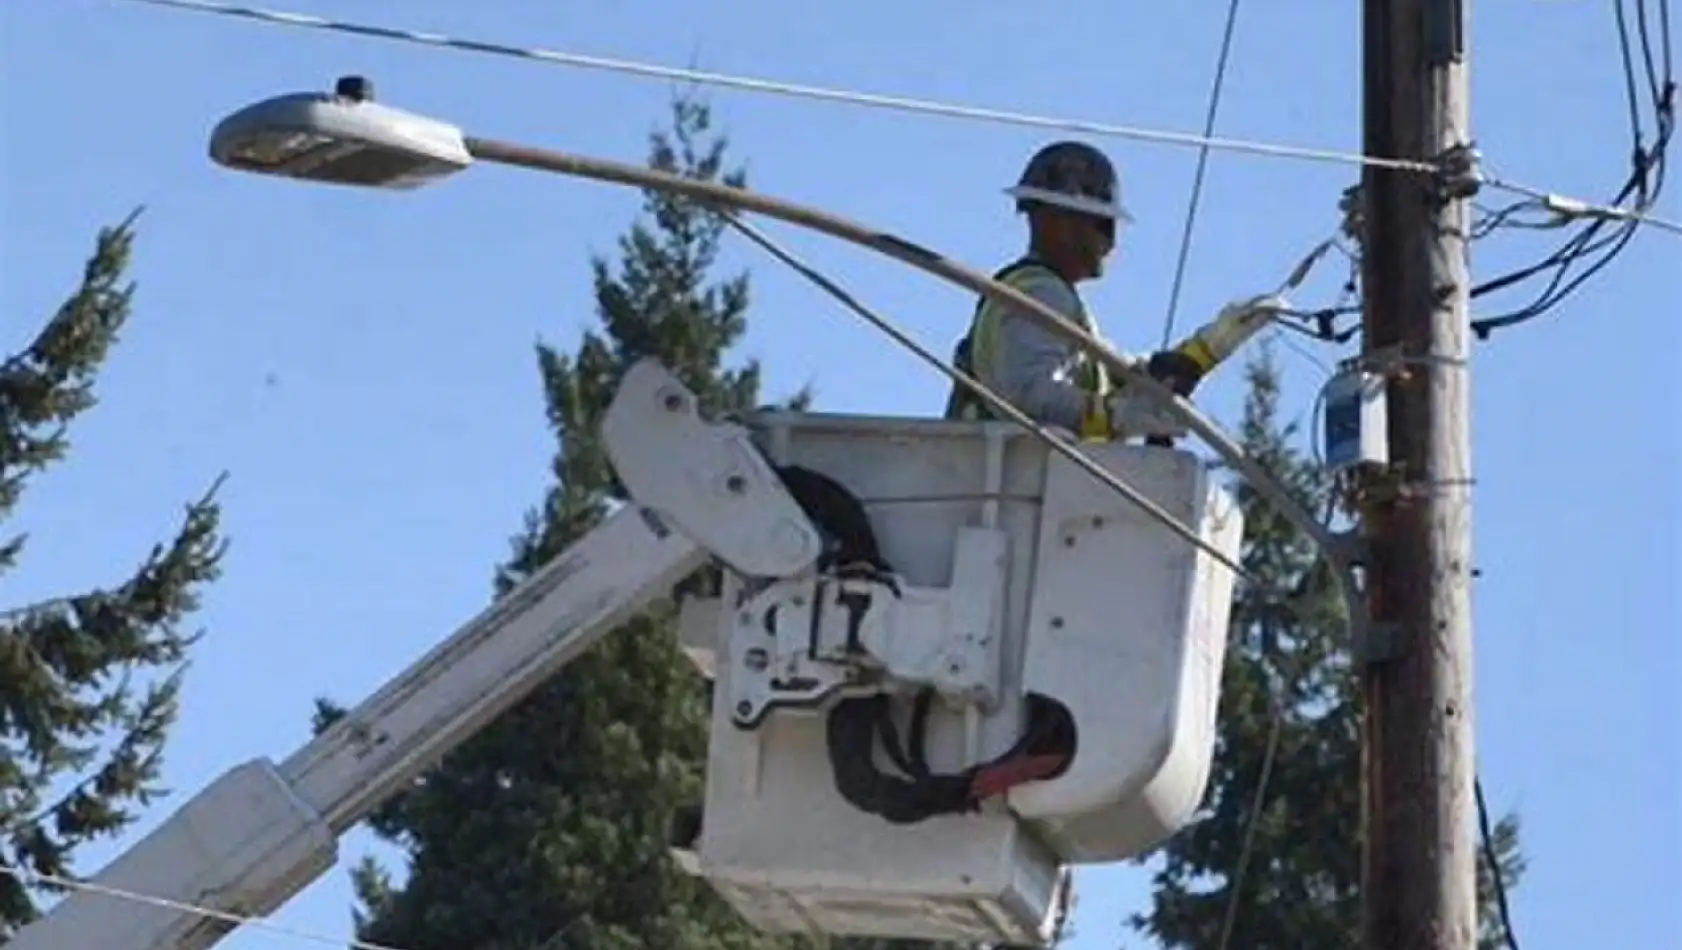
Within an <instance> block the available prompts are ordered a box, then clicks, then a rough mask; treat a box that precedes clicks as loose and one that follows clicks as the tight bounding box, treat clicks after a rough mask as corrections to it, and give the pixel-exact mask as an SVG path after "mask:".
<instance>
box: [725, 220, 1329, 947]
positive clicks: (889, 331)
mask: <svg viewBox="0 0 1682 950" xmlns="http://www.w3.org/2000/svg"><path fill="white" fill-rule="evenodd" d="M722 217H723V219H724V221H725V223H726V224H727V225H729V226H730V227H731V228H733V229H734V230H736V231H737V232H738V233H740V234H741V235H742V236H743V237H745V238H747V239H748V240H749V241H750V242H752V243H753V244H755V245H757V246H758V247H759V248H760V249H761V250H763V251H765V252H766V253H767V254H769V255H770V256H771V257H772V258H774V259H775V260H777V261H778V262H780V263H782V264H784V265H786V266H787V267H788V268H789V269H791V270H793V271H794V272H795V273H797V274H799V275H800V276H802V277H804V278H805V279H806V280H808V281H810V282H811V283H812V284H814V285H816V286H817V287H818V288H819V289H821V290H823V291H824V292H825V293H827V294H829V295H830V296H831V297H832V298H834V299H835V300H836V301H837V302H838V303H840V304H841V305H842V306H843V307H845V308H846V309H847V310H850V311H852V313H854V314H855V315H856V316H858V317H859V318H861V319H863V320H864V321H865V322H867V323H869V324H870V325H871V326H873V327H875V328H876V329H877V330H878V331H880V332H881V333H882V334H884V335H886V336H887V337H889V338H890V339H892V340H893V341H894V342H896V343H898V344H899V345H900V346H901V347H903V348H905V349H906V350H907V351H909V352H910V353H911V354H912V355H914V356H916V357H917V358H918V359H919V360H920V361H922V362H923V363H924V364H925V365H927V366H929V367H931V368H933V369H934V370H935V371H936V372H938V373H940V374H941V375H943V376H945V377H946V378H947V379H948V380H950V381H951V382H953V383H954V384H956V385H959V386H962V387H964V388H965V389H966V390H968V391H969V392H971V393H972V394H974V395H975V396H976V397H977V398H979V399H981V400H982V401H984V402H987V403H988V405H989V408H991V409H992V410H993V411H995V412H996V413H998V414H999V415H1000V416H1002V417H1004V418H1006V419H1008V420H1010V421H1011V422H1013V423H1015V424H1016V425H1019V426H1021V427H1023V428H1025V429H1027V430H1029V431H1030V432H1032V433H1034V435H1035V436H1037V437H1038V438H1039V439H1040V440H1041V441H1043V442H1044V443H1045V444H1046V445H1047V446H1048V447H1049V448H1051V449H1052V450H1053V451H1055V452H1057V453H1059V454H1061V455H1063V456H1064V457H1065V458H1067V459H1069V460H1070V461H1071V462H1073V463H1075V464H1076V465H1078V466H1080V467H1081V468H1082V469H1084V470H1086V471H1087V472H1088V474H1091V475H1093V476H1094V477H1096V478H1099V479H1100V480H1102V481H1106V482H1109V481H1112V480H1114V478H1115V476H1114V475H1112V474H1110V473H1109V472H1106V471H1104V470H1103V469H1102V468H1100V467H1098V466H1097V465H1096V464H1095V463H1093V462H1092V460H1091V459H1089V458H1087V457H1086V456H1085V455H1083V454H1081V453H1080V451H1079V450H1078V449H1076V448H1075V446H1074V445H1073V444H1072V443H1070V442H1069V441H1068V440H1067V439H1063V438H1059V437H1058V436H1057V435H1055V434H1054V433H1052V432H1051V431H1050V430H1049V429H1047V428H1046V427H1045V426H1043V425H1041V424H1039V423H1037V422H1035V421H1034V420H1032V419H1031V418H1029V417H1028V416H1027V415H1026V414H1025V413H1023V412H1022V411H1021V410H1019V409H1017V408H1016V407H1015V406H1012V405H1011V404H1010V403H1009V402H1008V401H1007V400H1005V399H1003V398H1002V397H1000V396H999V395H998V394H997V393H995V392H993V391H992V390H991V389H990V388H988V387H987V386H986V385H985V384H984V383H982V382H981V381H980V380H977V379H976V378H975V377H973V376H971V375H969V374H968V373H965V372H963V371H962V370H960V369H957V368H956V367H953V366H951V365H949V364H948V363H947V362H946V361H945V360H943V359H941V358H940V357H939V356H938V355H936V354H935V353H934V352H932V351H931V350H929V348H928V347H926V346H924V345H923V344H922V343H920V342H918V341H917V340H916V338H914V337H912V336H911V335H910V334H909V333H907V332H906V331H905V330H904V329H903V328H901V327H900V326H899V325H898V324H897V323H895V322H894V321H893V320H891V319H889V318H888V317H886V316H884V315H883V314H882V313H880V312H879V311H877V310H875V309H873V308H872V307H870V306H868V305H867V304H865V303H863V302H862V301H860V300H859V299H858V298H857V297H856V296H854V295H853V293H852V292H851V291H849V290H847V289H846V288H845V287H842V286H841V285H840V284H838V283H836V282H835V281H834V280H832V279H831V278H830V277H829V276H828V275H826V274H825V273H823V271H821V270H819V269H818V268H817V267H815V266H813V265H812V264H810V263H809V262H807V261H806V260H804V259H803V258H801V257H800V256H799V255H797V254H795V253H794V252H793V251H791V250H789V249H788V248H787V247H785V246H783V245H782V244H781V243H780V242H778V241H777V240H776V239H775V238H773V237H771V236H770V235H769V234H766V233H765V232H764V231H763V230H761V229H760V228H758V227H756V226H754V225H753V224H751V223H749V222H748V221H746V220H744V219H743V218H742V217H741V216H740V215H739V214H735V213H730V212H726V213H724V214H723V215H722ZM1310 358H1312V357H1310ZM1200 541H1201V539H1200ZM1199 546H1200V547H1202V548H1203V549H1204V551H1205V553H1208V554H1210V555H1211V556H1212V557H1213V558H1214V559H1215V560H1217V561H1220V562H1221V563H1223V564H1225V565H1226V566H1227V567H1228V568H1229V569H1230V570H1232V571H1233V573H1234V574H1235V575H1236V576H1237V577H1238V579H1239V580H1241V581H1243V582H1244V583H1246V584H1248V585H1250V586H1251V587H1261V586H1262V584H1261V580H1260V578H1258V577H1257V576H1256V575H1254V574H1253V573H1251V572H1250V571H1249V570H1247V569H1245V568H1244V567H1243V565H1241V564H1237V563H1234V562H1233V561H1232V560H1231V559H1230V558H1228V557H1226V555H1225V554H1224V553H1223V552H1220V551H1217V550H1214V549H1212V548H1211V547H1210V546H1209V545H1208V544H1207V543H1200V544H1199ZM1277 601H1278V603H1279V604H1280V606H1281V607H1282V608H1283V609H1285V610H1287V611H1292V612H1295V610H1296V608H1295V606H1294V605H1293V603H1292V601H1291V600H1290V599H1289V598H1278V599H1277ZM1273 660H1274V661H1275V662H1276V663H1277V662H1279V661H1280V660H1281V658H1279V657H1274V658H1273ZM1281 666H1282V667H1283V668H1282V669H1281V672H1282V673H1283V674H1284V677H1285V682H1283V683H1279V684H1275V687H1274V689H1273V690H1270V693H1269V697H1268V706H1269V709H1270V712H1271V714H1272V715H1271V722H1270V724H1269V727H1268V738H1267V743H1266V745H1265V747H1264V751H1263V754H1262V761H1261V766H1260V771H1259V774H1258V777H1257V780H1256V788H1255V791H1254V792H1253V794H1252V797H1251V802H1250V806H1249V809H1248V813H1247V818H1246V820H1245V830H1244V838H1243V843H1242V845H1241V847H1240V850H1239V856H1238V860H1237V862H1236V864H1235V865H1234V868H1233V871H1232V874H1231V875H1230V877H1229V878H1228V881H1229V885H1228V888H1229V889H1228V897H1227V901H1226V905H1225V907H1224V909H1223V911H1222V916H1221V920H1222V924H1221V940H1220V943H1219V944H1218V947H1220V948H1221V950H1226V948H1227V947H1229V946H1230V945H1231V940H1232V937H1233V934H1234V932H1235V928H1236V925H1237V921H1238V915H1239V910H1240V908H1241V907H1242V906H1243V891H1244V881H1245V877H1246V874H1247V872H1248V869H1249V865H1250V862H1251V860H1252V857H1253V855H1254V852H1255V844H1256V839H1257V835H1258V831H1259V826H1260V822H1261V816H1262V813H1263V811H1264V810H1265V808H1266V806H1267V798H1268V792H1269V788H1270V782H1271V779H1272V776H1273V771H1274V767H1275V764H1276V762H1277V760H1278V754H1279V747H1280V743H1281V739H1282V737H1283V733H1284V724H1285V716H1286V711H1285V707H1286V703H1287V698H1288V697H1289V695H1290V694H1291V693H1292V691H1293V690H1294V688H1295V684H1296V683H1297V682H1299V681H1301V680H1302V679H1303V678H1304V676H1305V673H1306V671H1304V670H1302V669H1301V668H1300V667H1297V666H1295V665H1294V664H1289V663H1283V664H1281Z"/></svg>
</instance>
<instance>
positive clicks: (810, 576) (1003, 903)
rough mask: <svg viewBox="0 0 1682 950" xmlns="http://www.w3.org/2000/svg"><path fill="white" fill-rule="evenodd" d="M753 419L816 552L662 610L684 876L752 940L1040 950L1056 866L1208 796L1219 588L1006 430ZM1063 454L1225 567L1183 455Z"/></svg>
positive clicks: (1099, 448)
mask: <svg viewBox="0 0 1682 950" xmlns="http://www.w3.org/2000/svg"><path fill="white" fill-rule="evenodd" d="M747 424H748V427H749V429H750V431H751V432H752V433H753V435H754V438H755V439H756V441H757V443H758V445H759V446H760V448H761V449H762V450H763V452H764V453H765V455H766V456H767V457H768V458H769V460H770V461H771V463H772V464H773V465H774V466H776V467H777V469H778V471H779V472H781V473H782V474H783V477H784V481H785V485H787V487H788V488H789V490H790V493H791V494H792V495H793V496H794V498H795V500H796V501H797V502H799V503H800V504H801V506H802V507H803V509H804V510H805V512H806V514H807V516H808V517H809V518H810V519H811V520H812V522H813V523H814V524H815V525H816V526H817V527H818V530H819V531H820V533H822V534H824V535H825V537H826V539H827V540H826V545H827V546H826V554H825V555H824V556H823V557H821V558H820V559H819V561H818V564H817V565H816V568H815V569H814V570H811V571H807V572H804V573H802V574H801V575H799V576H795V577H784V578H780V579H765V578H754V577H747V576H741V575H735V574H730V575H727V576H725V577H724V578H723V581H722V584H721V585H720V589H719V590H718V591H717V592H716V596H710V597H692V598H689V599H687V600H686V601H685V602H684V603H683V605H682V612H681V617H682V625H681V629H682V636H683V639H684V643H685V648H686V650H687V651H688V653H689V655H690V656H691V657H692V658H693V659H694V660H695V661H696V664H697V665H698V666H699V667H700V668H701V669H702V670H703V671H705V672H706V673H707V674H708V675H709V676H710V677H712V679H713V682H714V700H713V709H712V718H711V732H710V741H709V748H708V762H707V782H706V793H705V803H704V806H703V809H702V813H701V816H700V826H699V830H698V832H696V833H695V834H693V835H692V836H691V839H692V840H687V841H680V842H678V843H677V844H676V845H675V847H676V848H677V852H676V853H677V854H678V855H679V857H680V860H681V862H682V863H683V864H684V866H685V867H687V868H688V869H689V870H690V871H691V872H692V873H696V874H699V875H701V876H703V877H705V878H706V879H707V880H708V881H709V882H711V884H712V886H713V887H714V888H715V889H717V890H718V892H719V893H721V894H722V895H723V896H724V897H725V898H726V899H727V900H728V901H729V902H730V903H731V904H733V905H734V906H735V907H736V909H737V910H738V911H739V912H740V913H741V914H743V915H744V916H745V917H746V918H747V919H748V920H750V921H751V922H752V923H754V924H755V925H756V926H758V927H760V928H761V929H763V930H766V931H770V932H786V933H828V934H835V935H841V934H852V935H876V936H881V937H897V938H914V939H928V940H943V941H956V942H986V943H992V944H1001V943H1002V944H1008V945H1018V946H1020V945H1045V944H1048V943H1050V942H1051V941H1052V940H1053V939H1054V937H1055V936H1056V933H1057V931H1058V929H1059V927H1060V923H1061V918H1062V913H1063V911H1062V908H1064V907H1065V906H1066V903H1067V899H1068V892H1067V889H1068V886H1069V882H1068V879H1069V875H1068V869H1069V866H1070V865H1074V864H1089V863H1099V862H1112V861H1120V860H1125V859H1128V858H1132V857H1136V856H1138V855H1141V854H1143V853H1144V852H1146V851H1148V850H1149V849H1150V848H1152V847H1153V846H1154V845H1156V844H1158V843H1160V842H1161V841H1162V840H1163V839H1165V838H1166V837H1168V836H1169V835H1171V834H1172V833H1173V832H1174V831H1176V830H1177V829H1179V828H1180V827H1182V826H1183V825H1184V824H1185V823H1186V822H1187V821H1189V820H1190V818H1191V816H1192V814H1193V812H1194V810H1195V809H1196V807H1197V805H1198V803H1199V801H1200V799H1201V798H1202V795H1203V791H1204V788H1205V785H1206V783H1207V781H1208V776H1209V768H1210V762H1211V758H1212V755H1213V749H1214V739H1215V713H1216V703H1217V698H1218V690H1219V683H1220V672H1221V664H1222V660H1223V657H1224V653H1225V642H1226V635H1227V627H1228V611H1229V608H1230V601H1231V595H1232V588H1233V583H1234V577H1233V575H1232V573H1231V572H1230V571H1229V570H1228V569H1226V568H1225V567H1223V566H1222V565H1220V564H1219V563H1218V562H1217V561H1216V560H1215V559H1214V558H1213V557H1211V556H1210V555H1209V554H1208V553H1207V552H1206V551H1205V550H1203V549H1201V548H1199V547H1197V546H1194V545H1192V544H1190V543H1189V542H1187V541H1186V540H1184V539H1183V538H1181V537H1178V536H1176V535H1174V534H1172V533H1171V532H1170V531H1169V530H1168V529H1166V528H1165V527H1163V526H1162V525H1161V524H1159V523H1157V522H1156V521H1154V520H1153V519H1152V518H1151V517H1150V516H1148V515H1147V514H1146V513H1145V512H1144V511H1142V510H1141V509H1139V508H1138V507H1137V506H1135V505H1134V504H1133V503H1131V502H1130V501H1128V500H1127V499H1126V498H1124V497H1122V496H1121V495H1120V494H1118V493H1117V492H1115V491H1114V490H1113V489H1112V488H1110V487H1108V486H1106V485H1104V484H1103V483H1101V482H1100V481H1098V480H1097V479H1095V478H1093V477H1092V476H1091V475H1090V474H1088V473H1087V472H1085V471H1083V470H1081V469H1080V468H1079V467H1078V466H1076V465H1075V464H1074V463H1073V462H1071V461H1070V460H1068V459H1066V458H1065V457H1064V456H1062V455H1061V454H1058V453H1057V452H1055V451H1053V450H1051V449H1049V448H1048V447H1047V445H1046V444H1045V443H1044V442H1043V441H1041V440H1040V439H1038V438H1037V437H1035V436H1034V435H1033V434H1031V433H1028V432H1025V431H1022V430H1020V429H1017V428H1015V427H1013V426H1011V425H1009V424H1006V423H998V422H949V421H944V420H938V421H937V420H916V419H901V418H870V417H855V416H841V415H826V414H796V413H786V414H781V413H779V414H763V415H759V416H756V417H754V418H752V419H750V420H749V421H748V423H747ZM1079 451H1081V452H1082V453H1084V454H1085V455H1086V456H1087V457H1089V458H1090V459H1092V460H1093V461H1095V462H1097V463H1098V464H1099V465H1101V466H1102V467H1103V468H1104V469H1105V470H1107V471H1108V472H1110V473H1113V474H1114V475H1115V476H1117V477H1118V478H1120V479H1122V480H1123V481H1125V482H1127V483H1129V484H1130V485H1132V486H1133V487H1135V488H1137V489H1138V490H1139V491H1140V492H1142V493H1143V494H1144V495H1145V496H1146V497H1148V498H1150V499H1152V500H1153V501H1155V502H1156V503H1157V504H1158V505H1160V506H1162V507H1163V508H1164V509H1166V510H1167V511H1168V512H1169V513H1171V514H1172V515H1173V516H1174V517H1175V518H1177V519H1178V520H1180V522H1181V523H1182V524H1184V525H1187V526H1189V527H1191V528H1192V529H1193V530H1194V531H1195V532H1196V533H1197V536H1198V537H1199V538H1201V539H1202V541H1203V542H1204V543H1206V544H1207V545H1208V546H1209V547H1210V548H1211V549H1213V550H1217V551H1220V552H1223V553H1225V554H1226V555H1227V556H1229V557H1232V558H1236V557H1237V554H1238V547H1239V542H1240V537H1241V534H1242V520H1241V515H1240V513H1239V511H1238V510H1237V508H1236V506H1235V505H1234V503H1233V500H1232V498H1231V496H1230V495H1229V494H1228V493H1227V492H1226V491H1225V490H1224V489H1223V488H1222V487H1221V486H1220V485H1219V484H1218V483H1217V482H1216V481H1215V479H1214V478H1213V477H1212V475H1211V473H1210V471H1209V470H1208V468H1207V466H1206V465H1205V464H1203V463H1202V462H1201V461H1200V460H1199V459H1198V458H1197V457H1196V456H1194V455H1192V454H1190V453H1188V452H1183V451H1179V450H1176V449H1172V448H1161V447H1151V446H1129V445H1115V444H1083V445H1081V446H1080V449H1079Z"/></svg>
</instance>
